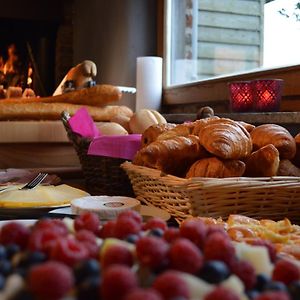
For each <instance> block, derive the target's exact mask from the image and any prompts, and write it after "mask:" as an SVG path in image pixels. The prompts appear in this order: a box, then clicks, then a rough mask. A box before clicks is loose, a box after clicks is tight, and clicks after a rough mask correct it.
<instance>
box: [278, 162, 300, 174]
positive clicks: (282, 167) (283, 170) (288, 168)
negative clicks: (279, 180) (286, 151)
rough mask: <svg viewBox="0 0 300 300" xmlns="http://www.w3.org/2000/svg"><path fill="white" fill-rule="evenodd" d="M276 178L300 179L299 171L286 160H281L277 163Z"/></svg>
mask: <svg viewBox="0 0 300 300" xmlns="http://www.w3.org/2000/svg"><path fill="white" fill-rule="evenodd" d="M277 175H278V176H296V177H300V169H299V168H298V167H296V166H295V165H294V164H293V163H292V162H291V161H289V160H288V159H282V160H281V161H280V162H279V168H278V172H277Z"/></svg>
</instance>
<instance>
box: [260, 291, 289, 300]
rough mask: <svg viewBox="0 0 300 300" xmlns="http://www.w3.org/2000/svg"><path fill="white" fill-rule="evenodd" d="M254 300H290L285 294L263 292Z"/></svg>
mask: <svg viewBox="0 0 300 300" xmlns="http://www.w3.org/2000/svg"><path fill="white" fill-rule="evenodd" d="M255 300H290V297H289V296H288V294H287V293H285V292H265V293H262V294H260V295H259V296H258V297H256V298H255Z"/></svg>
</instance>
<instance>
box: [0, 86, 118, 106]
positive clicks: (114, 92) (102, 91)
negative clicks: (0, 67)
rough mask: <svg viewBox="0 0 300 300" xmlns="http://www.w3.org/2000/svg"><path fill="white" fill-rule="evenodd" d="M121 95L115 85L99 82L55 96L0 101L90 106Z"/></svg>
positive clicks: (110, 101) (98, 104)
mask: <svg viewBox="0 0 300 300" xmlns="http://www.w3.org/2000/svg"><path fill="white" fill-rule="evenodd" d="M21 96H22V91H21ZM121 97H122V92H121V91H120V89H118V88H117V87H115V86H113V85H109V84H100V85H96V86H93V87H90V88H84V89H80V90H76V91H73V92H69V93H65V94H61V95H57V96H51V97H30V98H8V99H4V100H1V103H3V104H4V103H5V104H8V103H11V104H15V103H69V104H81V105H90V106H103V105H107V104H109V103H112V102H115V101H119V100H120V99H121Z"/></svg>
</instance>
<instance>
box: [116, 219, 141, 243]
mask: <svg viewBox="0 0 300 300" xmlns="http://www.w3.org/2000/svg"><path fill="white" fill-rule="evenodd" d="M141 228H142V226H141V224H139V223H137V222H136V221H135V220H134V219H133V218H131V217H125V216H124V217H121V218H118V219H117V223H116V226H115V232H114V233H115V235H116V237H117V238H119V239H123V238H126V237H127V236H128V235H130V234H137V233H139V232H140V231H141Z"/></svg>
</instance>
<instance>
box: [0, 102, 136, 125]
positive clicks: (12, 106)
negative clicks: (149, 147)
mask: <svg viewBox="0 0 300 300" xmlns="http://www.w3.org/2000/svg"><path fill="white" fill-rule="evenodd" d="M81 107H82V105H76V104H69V103H37V102H36V103H5V104H4V103H2V102H0V120H60V118H61V113H62V112H63V111H67V112H68V113H69V114H70V115H74V114H75V113H76V111H77V110H78V109H80V108H81ZM84 107H85V108H86V109H87V110H88V112H89V114H90V115H91V117H92V118H93V120H94V121H110V120H111V119H113V118H114V117H116V116H125V117H129V118H130V117H131V116H132V115H133V112H132V110H131V109H130V108H128V107H127V106H117V105H108V106H104V107H95V106H88V105H84Z"/></svg>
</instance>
